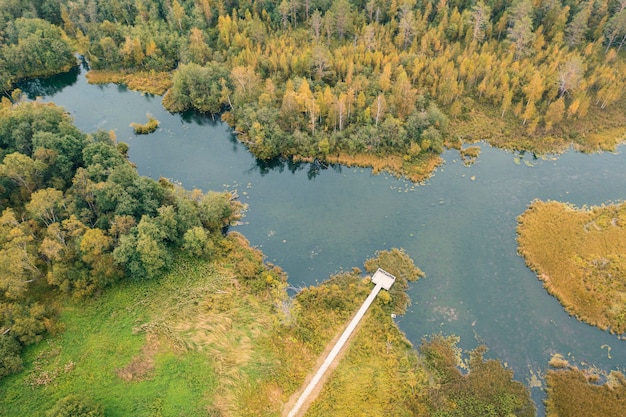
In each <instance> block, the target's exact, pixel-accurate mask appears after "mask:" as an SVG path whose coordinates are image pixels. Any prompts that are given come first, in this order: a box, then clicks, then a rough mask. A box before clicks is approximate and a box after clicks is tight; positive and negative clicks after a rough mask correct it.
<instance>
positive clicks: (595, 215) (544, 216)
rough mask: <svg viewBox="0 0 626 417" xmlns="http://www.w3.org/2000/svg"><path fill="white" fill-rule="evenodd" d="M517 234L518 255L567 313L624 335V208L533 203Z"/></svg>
mask: <svg viewBox="0 0 626 417" xmlns="http://www.w3.org/2000/svg"><path fill="white" fill-rule="evenodd" d="M517 232H518V238H517V240H518V245H519V252H520V254H521V255H522V256H523V257H524V259H525V260H526V263H527V265H528V266H529V267H530V268H531V269H532V270H534V271H535V272H536V273H537V275H538V276H539V279H541V280H542V281H543V282H544V286H545V288H546V289H547V290H548V292H549V293H550V294H552V295H554V296H555V297H556V298H558V299H559V301H560V302H561V304H562V305H563V307H564V308H565V309H566V310H567V312H568V313H570V314H572V315H574V316H576V317H578V318H579V319H580V320H583V321H585V322H587V323H589V324H591V325H594V326H597V327H600V328H601V329H609V330H610V331H611V332H613V333H618V334H621V333H624V332H626V203H621V204H611V205H606V206H601V207H585V208H582V209H577V208H575V207H573V206H571V205H569V204H565V203H559V202H555V201H549V202H542V201H535V202H533V203H532V204H531V206H530V207H529V208H528V209H527V210H526V211H525V212H524V213H523V214H522V215H521V216H520V217H518V228H517Z"/></svg>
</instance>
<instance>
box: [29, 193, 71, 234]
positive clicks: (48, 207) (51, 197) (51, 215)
mask: <svg viewBox="0 0 626 417" xmlns="http://www.w3.org/2000/svg"><path fill="white" fill-rule="evenodd" d="M63 206H64V201H63V192H62V191H60V190H57V189H55V188H45V189H43V190H38V191H35V192H34V193H33V194H32V195H31V197H30V202H28V203H27V204H26V211H28V213H29V214H30V215H31V216H32V217H33V218H34V219H38V220H40V221H42V222H43V223H44V224H45V225H46V226H49V225H50V224H52V223H56V222H58V221H59V220H60V216H61V213H62V210H63Z"/></svg>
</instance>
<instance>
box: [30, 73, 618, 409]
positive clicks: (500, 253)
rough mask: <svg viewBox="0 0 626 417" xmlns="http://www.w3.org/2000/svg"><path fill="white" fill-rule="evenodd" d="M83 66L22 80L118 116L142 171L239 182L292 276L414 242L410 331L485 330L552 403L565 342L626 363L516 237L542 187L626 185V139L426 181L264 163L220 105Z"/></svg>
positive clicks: (209, 185) (597, 195)
mask: <svg viewBox="0 0 626 417" xmlns="http://www.w3.org/2000/svg"><path fill="white" fill-rule="evenodd" d="M84 72H85V71H84V69H83V70H81V69H79V68H76V69H75V70H73V71H72V72H70V73H68V74H64V75H62V76H58V77H54V78H52V79H45V80H32V81H29V82H26V83H23V84H22V85H21V88H22V89H23V90H24V91H25V92H26V93H27V94H28V96H29V98H30V99H35V98H36V97H39V98H38V99H39V100H41V101H46V102H47V101H53V102H55V103H57V104H58V105H60V106H63V107H65V108H66V110H67V111H68V112H69V113H70V114H71V115H72V116H73V117H74V120H75V123H76V125H77V126H78V127H79V128H80V129H82V130H83V131H86V132H92V131H94V130H97V129H106V130H114V131H115V133H116V135H117V139H118V140H119V141H124V142H126V143H128V144H129V146H130V152H129V155H130V159H131V160H132V162H133V163H135V164H136V165H137V169H138V170H139V173H140V174H142V175H147V176H150V177H154V178H158V177H166V178H171V179H173V180H175V181H179V182H180V183H182V184H183V185H184V186H185V187H186V188H190V189H191V188H201V189H203V190H205V191H206V190H209V189H212V190H224V189H227V190H237V191H238V193H239V196H240V198H241V200H242V201H243V202H245V203H247V204H249V209H248V211H247V214H246V217H245V219H244V223H243V224H242V225H240V226H237V227H236V230H238V231H239V232H241V233H243V234H244V235H245V236H246V237H247V238H248V239H249V240H250V242H251V243H252V245H254V246H258V247H260V248H261V249H262V250H263V252H264V253H265V255H266V256H267V260H268V261H270V262H273V263H275V264H277V265H279V266H281V267H282V268H283V269H284V270H285V271H286V272H287V273H288V274H289V280H290V283H291V285H293V286H295V287H298V286H306V285H312V284H315V283H316V282H320V281H322V280H325V279H326V278H327V277H328V276H329V274H332V273H333V272H336V271H340V270H342V269H351V268H352V267H353V266H359V267H361V266H362V264H363V261H364V260H365V259H366V258H368V257H372V256H374V254H375V252H376V251H377V250H381V249H389V248H392V247H401V248H404V249H405V250H406V251H407V253H408V254H409V255H410V256H411V257H412V258H413V260H414V261H415V263H416V264H417V265H418V266H419V267H420V268H421V269H422V270H423V271H424V272H425V273H426V278H425V279H423V280H420V281H419V282H417V283H416V284H413V285H412V287H411V289H410V296H411V299H412V300H413V304H412V306H411V307H410V308H409V310H408V312H407V314H406V315H405V316H403V317H400V318H398V319H397V322H398V324H399V326H400V328H401V329H402V330H403V331H404V332H405V333H406V335H407V336H408V338H409V339H410V340H411V342H413V343H414V344H416V345H417V344H419V343H420V340H421V338H422V337H423V336H425V335H429V334H433V333H443V334H455V335H458V336H460V340H461V342H460V346H461V347H463V348H466V349H471V348H474V347H476V346H477V345H478V344H480V343H485V344H486V345H487V346H488V347H489V353H488V355H487V356H488V357H493V358H498V359H500V360H502V361H503V362H504V363H505V364H507V366H509V367H510V368H511V369H513V371H514V372H515V377H516V378H517V379H519V380H521V381H524V382H526V383H527V384H529V385H530V386H531V387H532V388H531V391H532V395H533V399H534V400H535V402H536V403H537V406H538V408H539V413H538V415H539V416H542V415H544V413H545V411H544V410H543V406H542V404H541V402H542V401H543V399H544V397H545V394H544V391H543V389H542V387H536V386H535V384H533V383H531V382H533V381H534V382H536V381H537V379H536V377H539V382H543V381H542V380H541V378H540V377H541V374H542V373H543V372H544V371H545V370H546V368H547V362H548V361H549V360H550V357H551V356H552V355H553V354H554V353H561V354H562V355H564V356H565V357H566V358H567V359H569V360H570V361H571V362H573V363H575V364H578V365H581V364H582V365H585V366H596V367H598V368H599V369H602V370H604V371H608V370H611V369H621V370H624V369H625V368H626V341H623V340H620V339H618V338H617V337H616V336H614V335H611V334H609V333H608V332H604V331H601V330H598V329H596V328H594V327H591V326H588V325H586V324H584V323H580V322H578V321H577V320H576V319H574V318H572V317H570V316H569V315H568V314H567V313H565V312H564V310H563V308H562V307H561V306H560V305H559V303H558V302H557V301H556V299H554V298H553V297H551V296H549V295H548V294H547V293H546V292H545V291H544V290H543V288H542V285H541V283H540V282H539V281H538V280H537V278H536V276H535V275H534V274H533V273H532V272H531V271H530V270H528V268H526V266H525V265H524V261H523V260H522V259H521V258H520V257H519V256H518V254H517V250H516V242H515V227H516V216H518V215H520V214H521V213H522V212H523V211H524V210H525V209H526V207H527V206H528V205H529V204H530V202H531V201H533V200H534V199H544V200H546V199H552V200H559V201H568V202H571V203H573V204H576V205H578V206H581V205H598V204H602V203H606V202H611V201H619V200H623V199H626V153H625V152H623V151H624V148H623V147H622V148H621V149H620V150H619V152H616V153H603V154H593V155H584V154H580V153H577V152H574V151H569V152H567V153H565V154H563V155H560V156H558V157H547V158H539V159H536V158H534V157H533V155H529V154H517V153H511V152H507V151H502V150H499V149H494V148H491V147H490V146H488V145H486V144H481V145H480V146H481V148H482V152H481V154H480V156H479V158H478V161H477V163H476V164H474V165H473V166H470V167H466V166H464V165H463V163H462V162H461V161H460V159H459V156H458V153H457V152H456V151H446V152H445V153H444V155H443V157H444V159H445V164H444V165H443V166H442V167H441V168H439V169H438V170H437V172H436V173H435V175H434V176H433V177H432V178H431V179H430V180H428V181H427V182H426V183H425V184H424V185H420V186H417V185H415V184H412V183H411V182H408V181H405V180H402V179H397V178H394V177H393V176H390V175H386V174H381V175H373V174H372V172H371V170H369V169H360V168H357V169H355V168H346V167H341V166H338V167H324V166H322V165H319V164H313V165H310V164H303V165H294V164H289V163H286V162H285V163H275V164H272V165H267V164H262V163H259V162H258V161H256V160H255V158H254V157H252V156H251V155H250V153H249V152H248V151H247V150H246V148H245V147H244V146H242V145H241V144H240V143H238V142H237V140H236V138H235V137H234V136H233V135H232V133H231V132H230V130H229V129H228V127H227V126H226V125H225V124H223V123H221V122H219V121H216V120H213V119H212V118H211V117H210V116H201V115H197V114H184V115H178V114H177V115H172V114H169V113H168V112H167V111H165V110H164V109H163V107H162V106H161V98H160V97H158V96H152V95H146V94H140V93H137V92H131V91H128V90H127V89H126V88H125V87H123V86H117V85H105V86H94V85H89V84H88V83H87V82H86V80H85V77H84ZM146 113H151V114H152V115H154V116H155V117H156V118H157V119H158V120H159V121H160V123H161V124H160V128H159V129H158V131H157V132H155V133H153V134H150V135H146V136H137V135H135V134H134V133H133V130H132V128H131V127H130V126H129V125H130V123H131V122H140V123H145V121H146V120H147V119H146ZM543 388H545V385H544V387H543Z"/></svg>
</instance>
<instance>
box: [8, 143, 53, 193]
mask: <svg viewBox="0 0 626 417" xmlns="http://www.w3.org/2000/svg"><path fill="white" fill-rule="evenodd" d="M43 170H44V165H43V164H42V163H41V162H39V161H33V160H32V159H31V158H29V157H28V156H26V155H24V154H22V153H19V152H14V153H11V154H9V155H7V156H5V157H4V161H2V164H1V165H0V175H2V176H5V177H7V178H9V179H11V180H12V181H13V182H14V183H15V184H17V185H18V186H20V187H24V188H25V189H26V190H27V191H28V192H29V193H32V192H33V191H34V190H35V189H36V187H37V184H38V182H39V177H40V174H41V172H42V171H43Z"/></svg>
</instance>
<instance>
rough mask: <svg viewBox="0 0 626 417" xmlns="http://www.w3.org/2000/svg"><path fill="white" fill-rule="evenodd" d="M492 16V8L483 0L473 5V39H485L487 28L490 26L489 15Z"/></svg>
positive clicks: (478, 40) (471, 16) (471, 21)
mask: <svg viewBox="0 0 626 417" xmlns="http://www.w3.org/2000/svg"><path fill="white" fill-rule="evenodd" d="M490 16H491V8H490V7H489V6H487V5H486V4H485V3H484V2H483V1H482V0H479V1H478V2H476V4H475V5H474V6H473V7H472V14H471V15H470V23H471V25H472V40H474V41H476V42H482V41H483V40H485V30H486V29H487V27H488V26H489V17H490Z"/></svg>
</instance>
